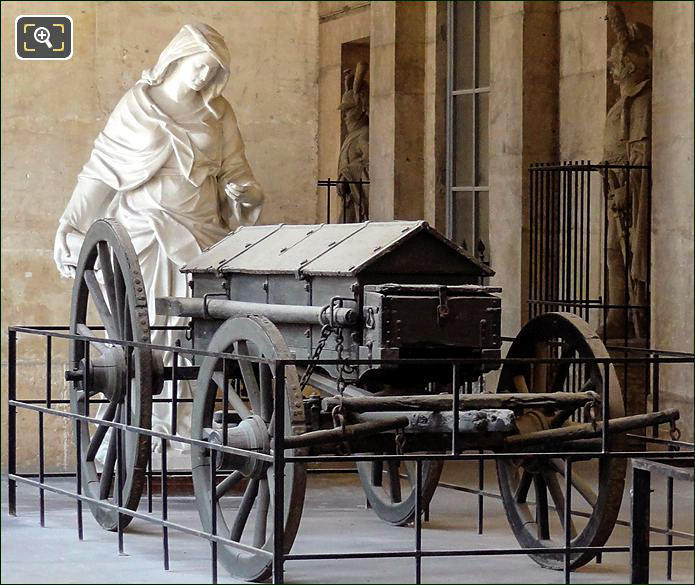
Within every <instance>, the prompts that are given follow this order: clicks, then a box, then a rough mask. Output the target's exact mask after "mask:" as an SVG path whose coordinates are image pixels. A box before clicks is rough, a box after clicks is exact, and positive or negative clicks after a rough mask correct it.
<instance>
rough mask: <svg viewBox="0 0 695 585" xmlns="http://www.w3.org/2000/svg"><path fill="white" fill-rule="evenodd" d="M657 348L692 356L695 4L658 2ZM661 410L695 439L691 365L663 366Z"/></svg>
mask: <svg viewBox="0 0 695 585" xmlns="http://www.w3.org/2000/svg"><path fill="white" fill-rule="evenodd" d="M653 11H654V12H653V20H652V23H653V29H654V45H653V48H654V55H653V60H652V71H653V77H652V84H653V90H652V169H653V171H652V263H651V266H652V282H651V285H652V286H651V296H652V345H653V346H654V347H657V348H662V349H675V350H681V351H690V352H692V351H693V335H694V333H693V306H694V304H695V301H694V299H693V289H694V284H693V263H694V253H693V223H694V221H695V218H694V213H693V188H694V181H693V130H694V129H693V85H694V83H695V80H694V79H693V4H692V2H667V3H665V4H663V3H661V2H655V3H654V4H653ZM660 374H661V376H660V378H661V380H660V387H661V392H660V398H661V401H660V405H659V406H660V408H667V407H676V408H679V409H680V412H681V420H680V421H679V423H678V426H679V427H680V428H681V430H682V431H683V438H684V439H685V440H686V441H692V440H693V367H692V365H690V366H688V365H687V364H686V365H663V366H661V371H660Z"/></svg>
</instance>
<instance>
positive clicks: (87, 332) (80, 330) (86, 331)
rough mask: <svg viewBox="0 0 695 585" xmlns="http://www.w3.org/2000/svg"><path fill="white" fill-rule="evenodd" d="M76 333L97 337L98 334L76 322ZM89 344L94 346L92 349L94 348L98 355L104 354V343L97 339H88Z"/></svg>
mask: <svg viewBox="0 0 695 585" xmlns="http://www.w3.org/2000/svg"><path fill="white" fill-rule="evenodd" d="M76 333H77V334H78V335H84V336H85V337H98V335H97V334H96V333H94V331H92V330H91V329H90V328H89V327H87V325H85V324H84V323H78V324H77V328H76ZM89 345H90V347H94V349H96V350H97V351H98V352H99V354H100V355H104V352H105V351H107V347H106V344H105V343H101V342H99V341H90V342H89Z"/></svg>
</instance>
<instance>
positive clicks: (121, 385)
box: [65, 344, 127, 402]
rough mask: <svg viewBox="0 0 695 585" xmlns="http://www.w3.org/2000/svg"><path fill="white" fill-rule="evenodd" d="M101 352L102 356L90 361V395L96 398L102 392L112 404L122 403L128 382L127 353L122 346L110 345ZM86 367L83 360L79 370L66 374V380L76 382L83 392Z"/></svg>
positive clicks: (101, 349) (104, 345) (104, 346)
mask: <svg viewBox="0 0 695 585" xmlns="http://www.w3.org/2000/svg"><path fill="white" fill-rule="evenodd" d="M100 351H101V355H98V356H95V357H93V358H91V359H90V361H89V379H88V385H89V395H90V396H94V395H95V394H99V393H100V392H101V393H102V394H103V395H104V396H105V397H106V398H108V399H109V400H110V401H111V402H120V401H121V399H122V398H123V394H124V392H125V386H126V380H127V368H126V360H125V352H124V351H123V347H122V346H120V345H108V344H103V345H102V346H101V348H100ZM84 367H85V360H84V358H82V359H81V360H80V361H79V366H78V367H77V368H75V369H73V370H68V371H66V372H65V379H66V380H67V381H70V382H76V383H77V384H78V385H79V387H80V389H81V390H83V388H82V383H83V381H84Z"/></svg>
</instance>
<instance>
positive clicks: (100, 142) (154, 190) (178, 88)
mask: <svg viewBox="0 0 695 585" xmlns="http://www.w3.org/2000/svg"><path fill="white" fill-rule="evenodd" d="M228 78H229V51H228V49H227V46H226V45H225V42H224V39H223V38H222V36H221V35H220V34H219V33H218V32H217V31H216V30H214V29H213V28H212V27H210V26H207V25H205V24H189V25H185V26H184V27H183V28H182V29H181V30H180V31H179V33H178V34H177V35H176V36H175V37H174V38H173V40H172V41H171V42H170V43H169V45H168V46H167V47H166V48H165V49H164V51H163V52H162V54H161V55H160V57H159V60H158V61H157V64H156V65H155V66H154V67H153V68H152V69H149V70H146V71H144V72H143V74H142V77H141V78H140V80H138V81H137V83H135V85H134V86H133V87H132V88H131V89H130V90H128V92H127V93H126V94H125V95H124V96H123V98H122V99H121V100H120V102H119V103H118V105H117V106H116V108H115V109H114V111H113V112H112V114H111V116H110V117H109V119H108V122H107V123H106V126H105V127H104V129H103V130H102V131H101V133H100V134H99V135H98V136H97V138H96V140H95V142H94V148H93V150H92V153H91V156H90V157H89V160H88V161H87V163H86V164H85V165H84V167H83V168H82V171H81V172H80V174H79V175H78V179H77V185H76V187H75V189H74V191H73V194H72V197H71V198H70V202H69V203H68V205H67V207H66V209H65V212H64V213H63V215H62V216H61V218H60V225H59V227H58V231H57V233H56V239H55V247H54V259H55V262H56V265H57V267H58V270H59V271H60V273H61V274H62V275H63V276H66V277H69V276H74V273H75V264H76V262H77V258H78V255H79V245H80V243H81V239H82V236H83V235H84V233H85V232H86V231H87V230H88V229H89V227H90V225H91V224H92V222H93V221H94V220H96V219H98V218H101V217H112V218H115V219H117V220H118V221H119V222H120V223H121V224H123V226H124V227H125V228H126V230H127V231H128V233H129V234H130V237H131V239H132V242H133V246H134V248H135V251H136V253H137V255H138V260H139V262H140V268H141V270H142V274H143V278H144V280H145V283H146V286H147V297H148V299H149V300H150V303H149V309H150V323H151V324H156V325H180V324H182V323H180V320H179V319H177V318H172V317H161V316H156V315H155V314H154V299H155V298H157V297H162V296H179V297H182V296H183V297H185V296H186V295H187V288H188V287H187V284H186V279H185V277H184V276H183V275H182V274H181V273H180V272H179V268H180V267H181V266H182V265H184V264H185V263H187V262H188V261H190V260H191V259H192V258H194V257H195V256H196V255H198V254H200V252H201V251H202V250H203V249H204V248H206V247H208V246H210V245H212V244H214V243H215V242H217V241H219V240H220V239H221V238H223V237H224V236H225V235H226V234H227V233H228V232H229V230H230V228H231V227H234V226H235V225H238V224H239V223H241V224H253V223H255V222H256V221H257V219H258V216H259V215H260V212H261V206H262V203H263V193H262V191H261V188H260V186H259V185H258V183H257V182H256V181H255V179H254V176H253V173H252V171H251V168H250V167H249V164H248V161H247V160H246V156H245V154H244V143H243V141H242V138H241V134H240V133H239V128H238V126H237V121H236V118H235V116H234V111H233V110H232V108H231V106H230V105H229V102H227V100H226V99H225V98H224V97H223V96H222V90H223V89H224V87H225V85H226V84H227V80H228ZM177 335H178V333H174V332H167V331H155V332H153V334H152V342H153V343H157V344H166V345H173V343H174V342H175V340H176V338H177ZM165 359H166V358H165ZM186 391H187V390H186V388H185V386H183V385H182V389H181V392H186ZM165 392H171V389H170V388H166V387H165ZM168 413H169V408H168V405H166V404H161V403H160V404H155V405H154V406H153V413H152V425H153V428H154V429H155V430H161V431H165V432H169V431H170V428H169V415H168ZM181 414H183V413H181ZM186 418H187V417H185V416H182V417H181V421H180V423H179V425H178V432H179V433H180V434H183V435H185V434H188V420H186Z"/></svg>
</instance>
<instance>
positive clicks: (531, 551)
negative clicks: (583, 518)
mask: <svg viewBox="0 0 695 585" xmlns="http://www.w3.org/2000/svg"><path fill="white" fill-rule="evenodd" d="M693 548H694V547H692V546H689V545H687V544H672V545H666V544H661V545H659V544H656V545H652V546H650V547H649V550H650V551H651V552H668V551H672V552H687V551H692V550H693ZM565 552H570V553H572V552H600V553H626V552H630V547H629V546H576V547H575V546H570V547H569V548H564V547H559V546H556V547H548V548H541V547H531V548H491V549H490V548H488V549H480V550H475V549H473V550H472V549H452V550H423V551H419V552H417V551H414V550H413V551H410V550H406V551H382V552H348V553H314V554H288V555H284V557H283V558H284V560H286V561H319V560H341V559H381V558H384V559H388V558H402V557H404V558H408V557H411V558H413V557H418V556H420V557H475V556H495V555H543V554H557V553H565Z"/></svg>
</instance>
